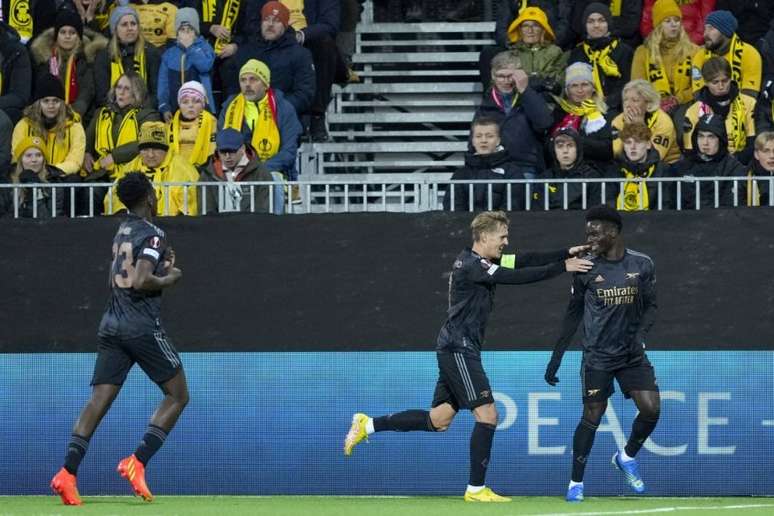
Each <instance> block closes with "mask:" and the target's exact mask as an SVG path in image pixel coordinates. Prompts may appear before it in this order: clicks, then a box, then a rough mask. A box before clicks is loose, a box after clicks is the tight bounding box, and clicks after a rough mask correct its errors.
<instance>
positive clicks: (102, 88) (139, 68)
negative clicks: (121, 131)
mask: <svg viewBox="0 0 774 516" xmlns="http://www.w3.org/2000/svg"><path fill="white" fill-rule="evenodd" d="M110 33H111V34H112V36H111V38H110V43H109V44H108V45H107V47H105V48H104V49H102V50H100V51H99V52H97V56H96V57H95V58H94V85H95V90H96V103H97V105H98V106H101V105H103V104H104V103H105V102H106V101H107V94H108V91H109V90H110V88H112V87H113V86H115V84H116V82H117V81H118V78H119V77H120V76H121V74H123V73H124V72H128V71H133V72H135V73H136V74H138V75H139V76H140V78H141V79H142V81H143V83H144V84H145V89H146V91H147V92H148V93H147V95H146V97H145V101H144V102H145V105H146V106H147V107H155V106H156V84H157V82H158V79H159V62H160V60H161V54H159V51H158V49H157V48H156V47H155V46H153V45H151V44H150V43H148V42H146V41H145V37H144V36H143V35H142V30H141V28H140V17H139V15H138V14H137V11H135V10H134V9H133V8H131V7H129V6H126V5H122V6H118V7H116V8H114V9H113V11H112V12H111V13H110Z"/></svg>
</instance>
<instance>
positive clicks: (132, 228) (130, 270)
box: [99, 214, 167, 336]
mask: <svg viewBox="0 0 774 516" xmlns="http://www.w3.org/2000/svg"><path fill="white" fill-rule="evenodd" d="M166 258H167V242H166V235H165V234H164V231H163V230H161V229H160V228H158V227H156V226H155V225H153V224H151V223H150V222H148V221H147V220H145V219H143V218H141V217H138V216H136V215H132V214H129V216H128V217H127V218H126V220H124V222H122V223H121V226H120V227H119V228H118V231H117V232H116V236H115V237H114V238H113V263H112V264H111V265H110V300H109V301H108V305H107V308H106V309H105V313H104V315H103V316H102V322H101V323H100V326H99V334H100V335H108V336H109V335H121V336H134V335H143V334H147V333H150V332H153V331H154V330H156V329H157V328H158V327H159V326H160V315H161V291H160V290H159V291H155V292H146V291H142V290H137V289H135V288H134V287H133V285H132V278H133V277H134V268H135V267H136V266H137V262H138V260H148V261H149V262H151V264H152V265H153V266H154V272H153V274H154V275H156V276H164V275H166V271H165V269H164V261H165V259H166Z"/></svg>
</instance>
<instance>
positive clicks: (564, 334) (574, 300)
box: [553, 274, 588, 360]
mask: <svg viewBox="0 0 774 516" xmlns="http://www.w3.org/2000/svg"><path fill="white" fill-rule="evenodd" d="M586 277H588V275H587V274H575V275H573V279H572V287H570V302H569V304H568V305H567V311H566V312H565V314H564V320H563V321H562V329H561V332H560V333H559V338H558V339H557V341H556V345H555V346H554V353H553V356H554V357H555V358H558V359H560V360H561V358H562V356H563V355H564V352H565V351H567V348H568V347H569V345H570V342H572V337H573V335H575V332H576V331H577V329H578V324H580V322H581V320H582V319H583V310H584V299H585V295H586V282H585V281H584V280H585V278H586Z"/></svg>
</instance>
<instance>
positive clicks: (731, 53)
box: [692, 34, 763, 97]
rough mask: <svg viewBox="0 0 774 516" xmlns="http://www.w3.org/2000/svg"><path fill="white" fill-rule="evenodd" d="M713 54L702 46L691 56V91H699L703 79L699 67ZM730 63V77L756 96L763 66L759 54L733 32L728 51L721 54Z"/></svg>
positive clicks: (740, 87) (759, 87)
mask: <svg viewBox="0 0 774 516" xmlns="http://www.w3.org/2000/svg"><path fill="white" fill-rule="evenodd" d="M713 55H714V54H713V53H712V52H710V51H709V50H706V49H704V48H701V49H699V51H698V52H696V55H694V56H693V72H692V73H693V91H694V92H697V91H699V90H700V89H701V88H702V86H704V79H703V78H702V76H701V67H702V66H703V65H704V63H705V62H706V61H707V59H709V58H710V57H712V56H713ZM723 58H724V59H725V60H726V61H728V63H729V64H730V65H731V75H732V77H731V78H732V79H733V80H735V81H736V83H737V84H738V85H739V89H740V90H741V91H746V92H750V94H752V92H755V95H754V96H756V97H757V96H758V93H759V92H760V91H761V73H762V70H763V66H762V64H761V55H760V54H759V53H758V51H757V50H756V49H755V47H754V46H752V45H750V44H749V43H745V42H744V41H742V40H741V39H739V36H737V35H736V34H734V37H733V38H731V44H730V45H729V47H728V53H727V54H726V55H724V56H723Z"/></svg>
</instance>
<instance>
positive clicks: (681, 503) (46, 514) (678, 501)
mask: <svg viewBox="0 0 774 516" xmlns="http://www.w3.org/2000/svg"><path fill="white" fill-rule="evenodd" d="M83 500H84V505H83V506H81V507H65V506H63V505H61V504H60V502H59V498H58V497H54V496H0V516H22V515H24V516H28V515H35V516H53V515H63V516H64V515H78V516H81V515H83V516H86V515H99V516H123V515H132V516H135V515H137V516H150V515H154V516H193V515H217V516H242V515H245V516H247V515H250V516H253V515H267V516H269V515H270V516H299V515H320V516H350V515H351V516H392V515H399V516H467V515H476V516H482V515H483V516H488V515H498V516H506V515H535V516H537V515H540V516H548V515H554V514H577V515H586V516H597V515H598V516H603V515H607V514H611V515H612V514H635V515H636V514H659V513H664V512H669V513H677V514H680V515H681V516H682V515H688V514H697V515H698V514H702V515H705V514H710V515H712V514H717V515H718V516H722V515H724V514H726V515H732V514H733V515H734V516H736V515H737V514H740V515H745V516H746V515H748V514H749V515H752V514H767V515H771V514H774V498H751V497H744V498H741V497H740V498H648V497H644V498H634V497H614V498H613V497H611V498H594V497H591V498H587V499H586V501H584V502H583V503H579V504H568V503H566V502H565V501H564V500H563V499H562V498H560V497H530V496H525V497H518V498H514V501H513V502H511V503H503V504H473V503H465V502H463V501H462V499H461V498H452V497H438V496H436V497H405V498H403V497H347V496H266V497H254V496H160V497H157V498H156V500H154V501H153V502H152V503H145V502H143V501H141V500H140V499H139V498H132V497H128V496H123V497H122V496H111V497H98V496H87V497H84V499H83Z"/></svg>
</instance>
